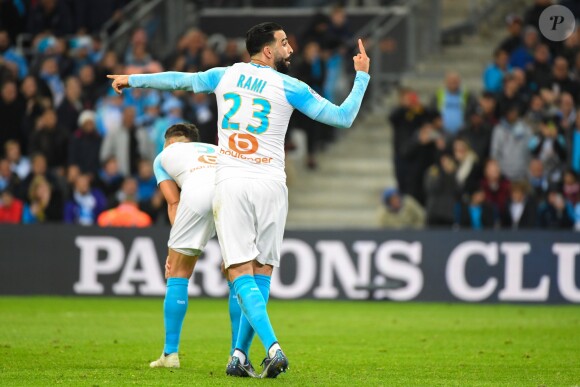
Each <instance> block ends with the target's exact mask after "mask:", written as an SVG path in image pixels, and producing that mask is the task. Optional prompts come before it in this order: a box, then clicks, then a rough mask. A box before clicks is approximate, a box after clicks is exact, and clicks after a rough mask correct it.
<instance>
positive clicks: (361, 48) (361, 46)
mask: <svg viewBox="0 0 580 387" xmlns="http://www.w3.org/2000/svg"><path fill="white" fill-rule="evenodd" d="M358 49H359V51H360V53H361V54H363V55H364V56H366V55H367V52H366V51H365V46H363V43H362V40H361V39H359V40H358Z"/></svg>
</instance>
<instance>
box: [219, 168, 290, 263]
mask: <svg viewBox="0 0 580 387" xmlns="http://www.w3.org/2000/svg"><path fill="white" fill-rule="evenodd" d="M213 207H214V219H215V225H216V230H217V234H218V238H219V241H220V246H221V249H222V257H223V260H224V265H225V267H229V266H231V265H234V264H238V263H243V262H248V261H252V260H254V259H256V260H257V261H258V262H260V263H261V264H263V265H272V266H274V267H278V266H280V248H281V246H282V239H283V238H284V226H285V225H286V216H287V215H288V189H287V188H286V184H284V183H282V182H279V181H273V180H257V179H244V178H239V179H236V178H234V179H227V180H224V181H221V182H219V183H218V184H217V185H216V192H215V199H214V202H213Z"/></svg>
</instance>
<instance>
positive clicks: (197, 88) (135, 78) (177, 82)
mask: <svg viewBox="0 0 580 387" xmlns="http://www.w3.org/2000/svg"><path fill="white" fill-rule="evenodd" d="M225 70H226V68H225V67H215V68H213V69H210V70H207V71H203V72H199V73H180V72H177V71H167V72H163V73H154V74H133V75H107V78H109V79H112V80H113V82H112V84H111V86H112V87H113V89H115V91H116V92H117V93H119V94H120V93H121V91H122V90H123V89H126V88H128V87H138V88H148V89H157V90H186V91H192V92H194V93H211V92H213V91H214V90H215V88H216V87H217V85H218V83H219V82H220V80H221V79H222V76H223V74H224V72H225Z"/></svg>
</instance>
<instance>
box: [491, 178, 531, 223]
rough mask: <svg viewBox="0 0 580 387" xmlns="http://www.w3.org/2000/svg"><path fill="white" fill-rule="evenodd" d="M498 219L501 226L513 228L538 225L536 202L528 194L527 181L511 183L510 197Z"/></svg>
mask: <svg viewBox="0 0 580 387" xmlns="http://www.w3.org/2000/svg"><path fill="white" fill-rule="evenodd" d="M500 220H501V226H502V228H511V229H514V230H515V229H526V228H535V227H537V226H538V203H537V202H536V200H535V199H534V197H533V196H530V195H529V194H528V185H527V183H525V182H517V181H516V182H514V183H512V185H511V188H510V199H509V200H508V202H507V205H506V211H504V213H503V215H502V217H501V219H500Z"/></svg>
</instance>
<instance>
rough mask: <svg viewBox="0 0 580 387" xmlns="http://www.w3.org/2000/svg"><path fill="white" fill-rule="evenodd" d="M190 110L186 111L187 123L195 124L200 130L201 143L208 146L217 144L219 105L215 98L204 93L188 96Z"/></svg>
mask: <svg viewBox="0 0 580 387" xmlns="http://www.w3.org/2000/svg"><path fill="white" fill-rule="evenodd" d="M186 98H187V99H186V101H187V100H188V102H189V103H188V107H189V109H188V110H186V111H184V118H185V121H186V122H191V123H192V124H195V126H197V128H198V129H199V141H200V142H205V143H208V144H217V126H216V125H215V117H217V115H218V113H217V105H216V102H215V99H214V98H210V97H208V95H207V94H204V93H195V94H188V95H187V96H186Z"/></svg>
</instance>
